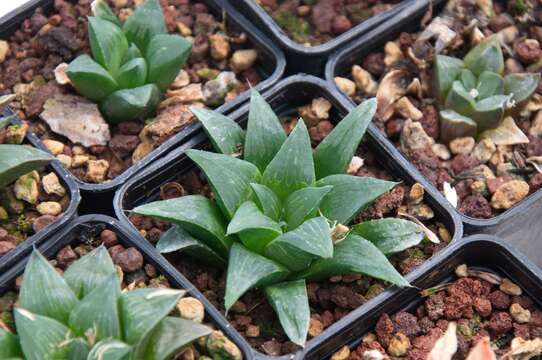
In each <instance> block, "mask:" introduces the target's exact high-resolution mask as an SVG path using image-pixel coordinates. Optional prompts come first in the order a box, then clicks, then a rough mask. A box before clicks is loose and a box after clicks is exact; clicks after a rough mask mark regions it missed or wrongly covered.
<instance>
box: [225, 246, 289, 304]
mask: <svg viewBox="0 0 542 360" xmlns="http://www.w3.org/2000/svg"><path fill="white" fill-rule="evenodd" d="M288 274H289V271H288V269H286V268H285V267H284V266H282V265H280V264H278V263H276V262H275V261H272V260H269V259H267V258H265V257H263V256H261V255H258V254H256V253H255V252H252V251H249V250H247V249H246V248H245V247H244V246H243V245H241V244H239V243H235V244H233V246H232V248H231V251H230V258H229V260H228V273H227V276H226V295H225V297H224V306H225V308H226V311H228V310H229V309H230V307H231V306H232V305H233V304H234V303H235V302H236V301H237V300H239V298H240V297H241V296H242V295H243V294H244V293H245V292H247V291H248V290H250V289H252V288H255V287H260V286H266V285H269V284H274V283H276V282H278V281H281V280H283V279H285V278H286V277H287V276H288Z"/></svg>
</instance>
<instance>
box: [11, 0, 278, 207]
mask: <svg viewBox="0 0 542 360" xmlns="http://www.w3.org/2000/svg"><path fill="white" fill-rule="evenodd" d="M198 1H201V2H204V3H205V4H207V5H208V6H209V8H210V10H211V11H212V12H214V13H215V14H220V15H222V14H225V16H226V18H227V19H228V23H229V24H231V25H233V26H234V28H238V29H241V30H242V31H243V32H244V33H246V34H247V36H248V38H249V39H250V42H251V43H252V45H253V46H254V48H256V49H257V50H258V52H259V54H260V56H261V61H260V65H259V66H258V70H259V72H260V73H261V75H262V76H263V77H264V78H265V80H264V81H262V82H261V83H259V84H258V85H256V86H255V87H254V88H255V89H257V90H259V91H264V90H266V89H268V88H269V87H270V86H272V85H273V84H274V83H276V82H277V81H278V80H279V79H280V78H281V76H282V75H283V73H284V69H285V67H286V60H285V58H284V55H283V53H282V51H281V50H280V49H279V48H278V47H277V46H275V45H274V44H273V43H272V42H271V41H269V40H268V39H267V37H265V35H263V34H262V32H261V31H260V30H258V29H257V28H256V27H255V26H254V25H252V24H251V23H250V22H249V21H248V20H247V19H246V18H245V17H243V16H242V15H241V14H240V13H239V12H238V11H237V10H236V9H235V8H234V7H232V6H229V5H228V4H224V3H223V0H198ZM53 3H54V0H32V1H29V2H28V3H26V4H24V5H23V6H21V7H19V8H17V9H15V10H13V11H12V12H10V13H8V14H7V15H5V16H4V17H2V18H0V38H6V37H7V36H9V35H10V34H12V33H14V32H15V31H16V30H17V29H18V28H19V26H20V24H21V23H22V22H23V21H24V20H25V19H27V18H29V17H30V16H31V15H32V14H33V12H34V10H35V9H36V8H37V7H43V8H44V9H51V8H52V5H53ZM248 97H249V91H245V92H244V93H242V94H241V95H239V96H238V97H237V98H235V99H234V100H232V101H229V102H227V103H225V104H224V105H222V106H220V107H218V108H217V109H216V110H217V111H220V112H221V113H229V112H231V111H233V110H234V109H236V108H238V107H239V106H240V105H241V104H243V103H244V102H245V101H246V100H247V99H248ZM199 129H200V125H199V124H197V123H196V124H192V125H189V126H187V127H186V128H184V129H183V130H181V131H180V132H179V133H177V134H175V135H174V136H172V137H171V138H170V139H168V140H167V141H165V142H164V143H163V144H161V145H160V146H159V147H157V148H156V149H154V150H153V151H152V152H151V153H149V154H148V155H147V156H145V157H144V158H143V159H141V160H140V161H138V162H136V163H135V164H134V165H132V166H130V168H128V169H127V170H126V171H125V172H123V173H122V174H120V175H119V176H117V177H116V178H115V179H112V180H111V181H108V182H105V183H102V184H91V183H87V182H83V181H80V180H79V179H75V180H76V181H77V183H78V184H79V188H80V189H81V192H82V193H83V195H84V196H83V201H82V204H81V209H80V210H81V212H82V213H93V212H105V213H110V214H112V213H113V209H112V208H111V205H110V204H111V198H112V197H113V193H114V192H115V190H116V189H117V188H119V187H120V186H121V185H122V184H123V183H124V182H126V181H127V180H128V179H130V178H132V177H133V176H134V175H135V174H136V173H137V172H139V171H140V170H141V169H142V168H144V167H145V166H147V165H149V164H152V163H153V162H155V161H156V160H157V159H159V158H160V157H162V156H164V155H165V154H167V153H168V152H169V151H171V150H172V149H173V148H175V147H177V146H179V145H180V144H182V143H183V142H185V141H186V140H187V139H189V138H190V137H191V136H192V135H193V134H194V133H196V132H197V131H198V130H199ZM34 140H37V141H33V144H34V145H35V146H37V147H41V148H44V145H43V144H41V141H39V139H37V138H35V139H34ZM87 194H88V196H87Z"/></svg>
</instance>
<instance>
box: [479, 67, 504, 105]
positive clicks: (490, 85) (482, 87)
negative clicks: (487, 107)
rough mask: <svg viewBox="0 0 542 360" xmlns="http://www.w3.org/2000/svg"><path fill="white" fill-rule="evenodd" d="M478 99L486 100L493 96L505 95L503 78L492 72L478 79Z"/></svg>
mask: <svg viewBox="0 0 542 360" xmlns="http://www.w3.org/2000/svg"><path fill="white" fill-rule="evenodd" d="M476 90H477V91H478V99H480V100H481V99H485V98H488V97H490V96H493V95H502V94H504V81H503V79H502V77H501V76H500V75H499V74H497V73H494V72H491V71H484V72H483V73H481V74H480V76H479V77H478V85H477V86H476Z"/></svg>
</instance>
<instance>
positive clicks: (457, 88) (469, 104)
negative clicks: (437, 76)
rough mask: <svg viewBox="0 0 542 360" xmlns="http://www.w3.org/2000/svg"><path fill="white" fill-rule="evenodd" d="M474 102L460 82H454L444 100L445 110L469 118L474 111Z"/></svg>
mask: <svg viewBox="0 0 542 360" xmlns="http://www.w3.org/2000/svg"><path fill="white" fill-rule="evenodd" d="M474 106H475V101H474V97H473V96H472V94H471V93H470V92H469V91H468V90H467V89H465V87H464V86H463V84H462V83H461V82H460V81H454V83H453V85H452V88H451V89H450V91H449V92H448V97H447V98H446V103H445V107H446V109H449V110H453V111H455V112H457V113H459V114H462V115H465V116H470V115H471V114H472V113H473V112H474V111H475V110H474Z"/></svg>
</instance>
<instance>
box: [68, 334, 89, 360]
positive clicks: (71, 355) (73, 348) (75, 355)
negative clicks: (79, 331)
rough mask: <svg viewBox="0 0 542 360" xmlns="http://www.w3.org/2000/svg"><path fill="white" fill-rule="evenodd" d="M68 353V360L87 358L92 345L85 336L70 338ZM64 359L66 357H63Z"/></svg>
mask: <svg viewBox="0 0 542 360" xmlns="http://www.w3.org/2000/svg"><path fill="white" fill-rule="evenodd" d="M66 346H67V351H68V355H67V356H66V358H65V359H66V360H81V359H86V358H87V356H88V354H89V353H90V346H89V345H88V343H87V341H86V340H85V339H83V338H80V337H79V338H75V339H70V342H69V343H68V344H66ZM62 360H64V358H62Z"/></svg>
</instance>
